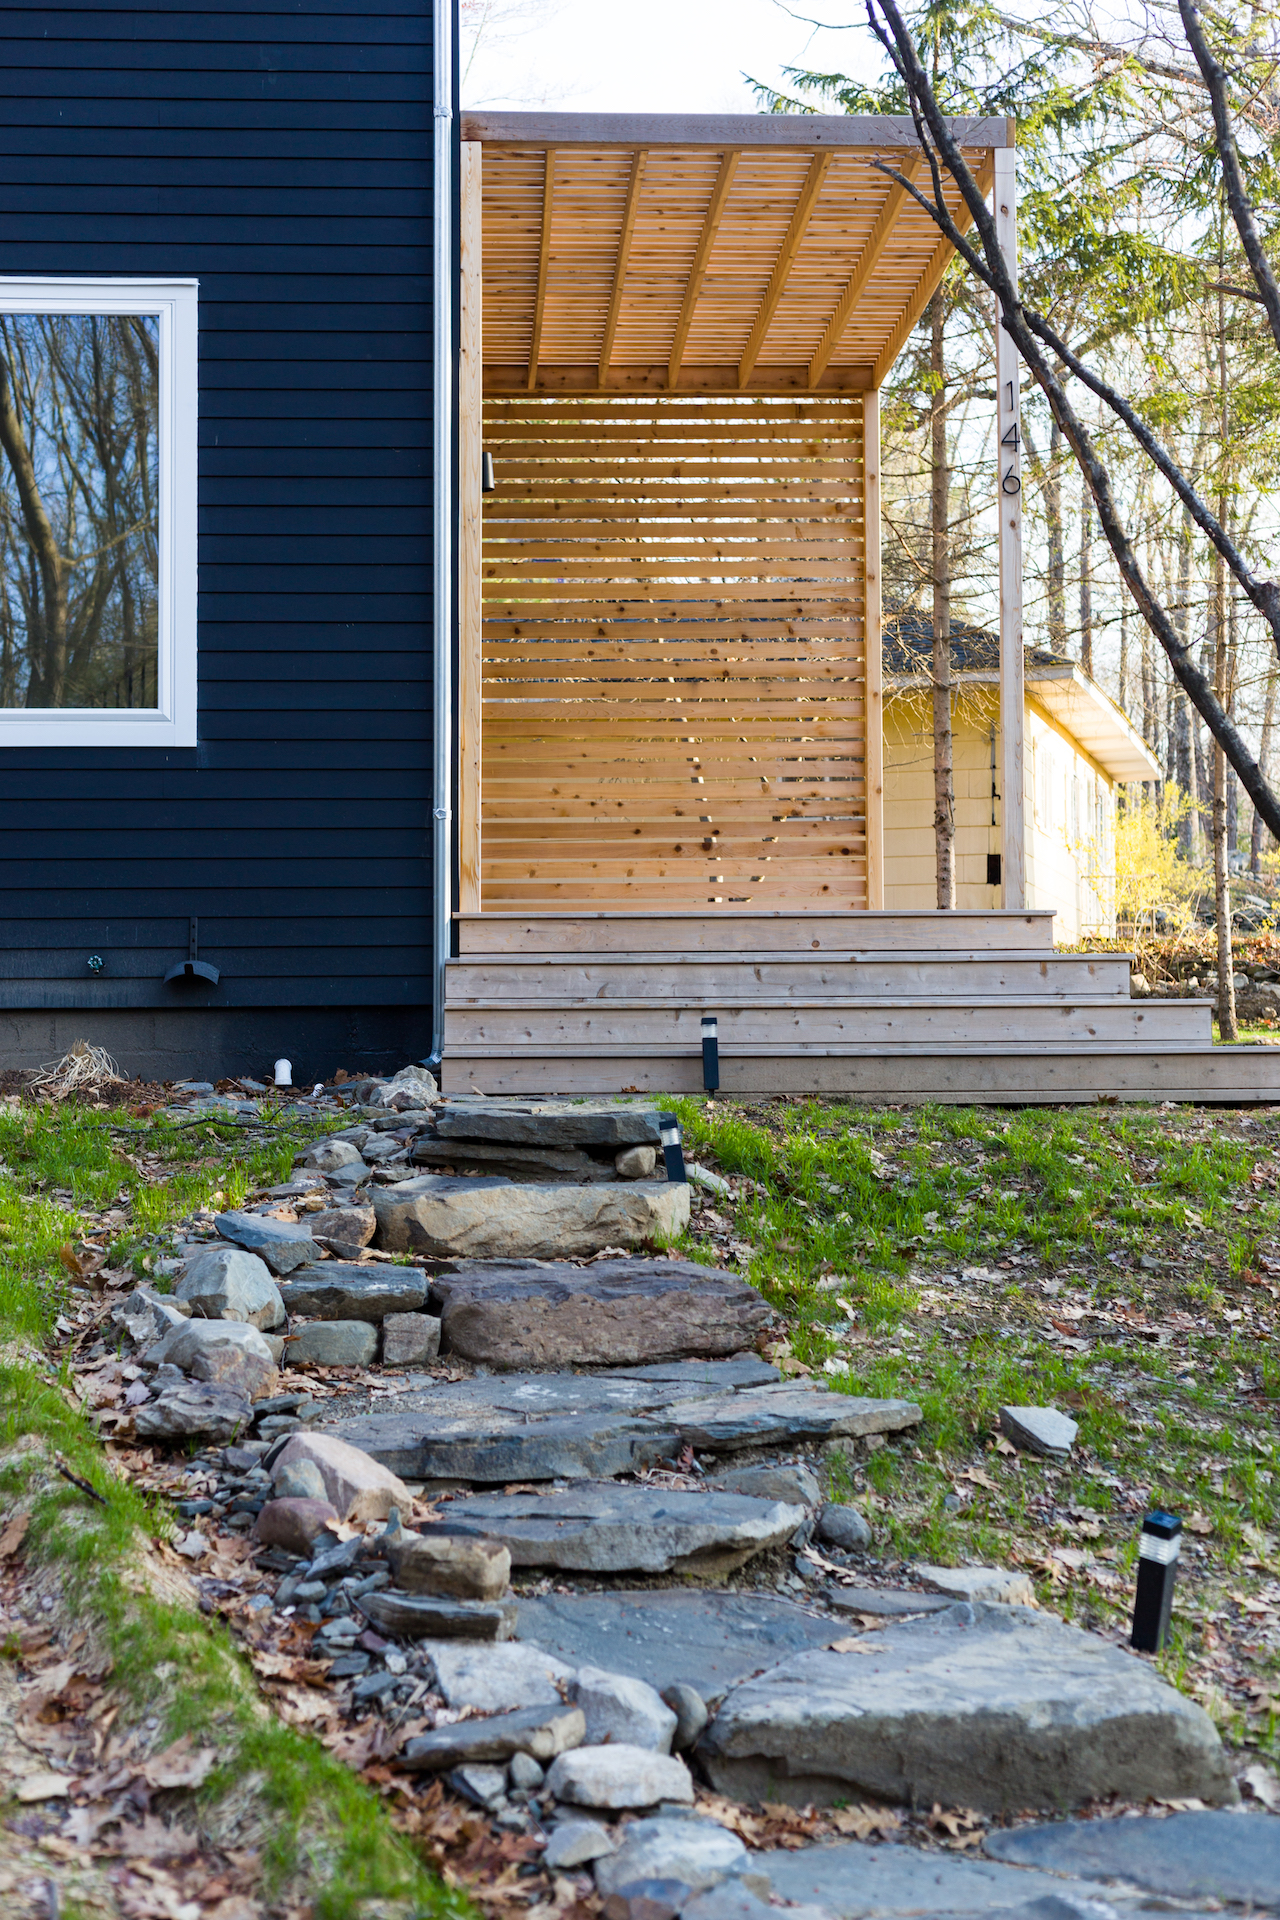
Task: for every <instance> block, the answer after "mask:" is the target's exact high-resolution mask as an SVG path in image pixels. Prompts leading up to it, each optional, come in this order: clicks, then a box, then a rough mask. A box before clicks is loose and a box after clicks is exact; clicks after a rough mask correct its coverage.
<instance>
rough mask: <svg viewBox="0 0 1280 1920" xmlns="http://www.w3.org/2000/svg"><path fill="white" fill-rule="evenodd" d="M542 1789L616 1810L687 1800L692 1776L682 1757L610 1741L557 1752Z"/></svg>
mask: <svg viewBox="0 0 1280 1920" xmlns="http://www.w3.org/2000/svg"><path fill="white" fill-rule="evenodd" d="M547 1792H548V1793H552V1794H554V1795H555V1797H556V1799H557V1800H567V1801H568V1802H569V1804H570V1805H571V1806H575V1807H604V1808H608V1809H610V1810H611V1811H615V1812H621V1811H622V1810H623V1809H624V1808H628V1807H656V1806H657V1805H658V1803H659V1802H660V1801H663V1800H665V1801H672V1802H676V1803H679V1802H681V1801H684V1802H687V1803H691V1802H692V1800H693V1781H692V1779H691V1778H690V1774H689V1769H688V1767H686V1765H685V1764H684V1761H683V1760H677V1759H675V1758H674V1757H673V1756H672V1755H671V1754H669V1753H655V1752H653V1750H652V1749H651V1748H649V1747H632V1746H628V1745H626V1744H625V1743H624V1742H622V1741H615V1742H611V1743H610V1744H609V1745H608V1746H599V1747H587V1746H580V1747H575V1748H574V1749H573V1750H572V1751H571V1752H568V1753H562V1754H561V1755H560V1757H559V1759H558V1760H557V1761H556V1762H555V1765H554V1766H553V1767H552V1768H551V1769H550V1771H549V1772H548V1774H547Z"/></svg>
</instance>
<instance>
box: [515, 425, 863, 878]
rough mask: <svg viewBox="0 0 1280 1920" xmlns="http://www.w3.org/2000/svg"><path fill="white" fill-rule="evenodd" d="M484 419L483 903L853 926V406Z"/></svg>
mask: <svg viewBox="0 0 1280 1920" xmlns="http://www.w3.org/2000/svg"><path fill="white" fill-rule="evenodd" d="M484 414H485V446H486V448H487V449H488V450H489V451H490V452H491V453H492V454H493V458H494V465H495V474H496V481H497V488H496V491H495V492H494V493H492V494H490V495H489V496H488V497H487V499H486V501H485V514H484V625H483V655H484V662H483V667H484V707H483V775H482V783H481V784H482V796H483V828H482V839H481V849H482V876H483V877H482V898H483V905H484V906H485V907H486V908H488V909H491V910H502V909H507V910H511V909H519V908H523V907H533V906H543V907H556V908H559V909H561V910H562V911H563V910H572V909H573V908H575V907H577V906H579V905H583V906H587V907H589V908H590V909H591V910H593V911H601V910H607V909H608V908H609V907H611V906H612V907H615V908H617V909H618V910H628V909H629V910H631V911H637V910H644V909H651V908H666V907H685V908H688V909H692V910H698V909H702V908H705V907H708V906H711V907H715V906H724V907H741V906H743V905H749V906H755V907H763V908H773V907H776V908H785V909H788V910H792V911H794V910H796V909H802V908H806V907H817V906H822V907H865V906H866V904H867V861H866V780H865V757H864V756H865V692H866V677H865V676H866V670H865V658H866V656H865V646H864V628H863V594H864V585H863V582H864V566H863V499H862V493H863V485H862V408H861V403H860V401H858V400H852V401H849V400H839V399H827V400H813V401H768V400H761V401H750V400H747V401H741V400H733V399H728V400H726V399H723V398H716V399H709V400H707V401H706V402H700V401H697V400H689V399H672V400H664V399H654V400H643V401H631V400H626V399H612V398H610V399H609V400H605V401H599V400H596V401H591V400H584V401H579V402H570V401H564V400H546V399H538V398H531V399H527V400H507V399H500V400H488V401H486V403H485V410H484Z"/></svg>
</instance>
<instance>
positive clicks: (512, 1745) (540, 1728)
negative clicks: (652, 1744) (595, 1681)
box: [400, 1703, 652, 1773]
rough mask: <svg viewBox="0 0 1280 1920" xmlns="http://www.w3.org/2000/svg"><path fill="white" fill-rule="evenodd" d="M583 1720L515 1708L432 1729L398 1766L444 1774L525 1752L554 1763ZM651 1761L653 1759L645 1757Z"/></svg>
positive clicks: (560, 1710)
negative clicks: (452, 1769) (486, 1717)
mask: <svg viewBox="0 0 1280 1920" xmlns="http://www.w3.org/2000/svg"><path fill="white" fill-rule="evenodd" d="M582 1728H583V1719H582V1714H581V1712H580V1711H579V1709H578V1708H577V1707H566V1706H564V1705H563V1703H558V1704H557V1705H556V1706H554V1707H518V1708H517V1709H516V1711H515V1712H514V1713H495V1714H492V1715H491V1716H490V1717H489V1718H488V1719H483V1720H460V1721H458V1722H457V1723H456V1724H455V1725H454V1726H451V1727H435V1728H433V1729H432V1731H431V1732H430V1733H422V1734H419V1735H418V1736H417V1738H416V1739H413V1740H410V1741H409V1742H408V1743H407V1744H406V1746H405V1747H404V1750H403V1751H402V1753H401V1755H400V1765H401V1766H403V1767H409V1768H412V1769H414V1770H415V1771H417V1772H419V1773H448V1772H449V1770H450V1769H451V1768H452V1767H460V1766H466V1765H468V1764H469V1763H476V1762H479V1763H480V1764H481V1765H483V1764H485V1763H489V1764H493V1763H505V1762H506V1761H508V1760H509V1759H510V1758H511V1756H512V1754H513V1753H529V1754H532V1755H533V1758H534V1759H535V1760H554V1759H555V1757H556V1755H557V1754H562V1753H564V1752H565V1751H566V1750H567V1749H568V1748H570V1747H576V1746H577V1745H578V1743H579V1741H580V1740H581V1739H582ZM649 1757H650V1758H652V1756H649Z"/></svg>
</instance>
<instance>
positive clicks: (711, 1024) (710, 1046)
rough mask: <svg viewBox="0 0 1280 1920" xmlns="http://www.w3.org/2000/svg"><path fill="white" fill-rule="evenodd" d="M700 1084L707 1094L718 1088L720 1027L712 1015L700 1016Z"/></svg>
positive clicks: (714, 1091)
mask: <svg viewBox="0 0 1280 1920" xmlns="http://www.w3.org/2000/svg"><path fill="white" fill-rule="evenodd" d="M702 1084H703V1086H704V1087H705V1088H706V1090H707V1092H708V1093H716V1092H717V1091H718V1090H719V1086H720V1027H719V1023H718V1021H717V1020H716V1016H715V1015H714V1013H704V1014H703V1016H702Z"/></svg>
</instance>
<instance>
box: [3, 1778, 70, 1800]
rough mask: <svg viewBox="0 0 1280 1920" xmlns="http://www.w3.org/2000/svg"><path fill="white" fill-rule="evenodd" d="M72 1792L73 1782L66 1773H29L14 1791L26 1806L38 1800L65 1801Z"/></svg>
mask: <svg viewBox="0 0 1280 1920" xmlns="http://www.w3.org/2000/svg"><path fill="white" fill-rule="evenodd" d="M70 1791H71V1781H70V1779H69V1778H68V1776H67V1775H66V1774H65V1773H29V1774H28V1775H27V1777H26V1779H25V1780H19V1782H18V1784H17V1786H16V1787H15V1789H14V1793H15V1795H16V1797H17V1798H18V1799H19V1800H21V1801H22V1803H23V1805H24V1806H30V1805H31V1804H32V1803H33V1802H34V1801H37V1800H65V1799H66V1797H67V1795H68V1794H69V1793H70Z"/></svg>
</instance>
